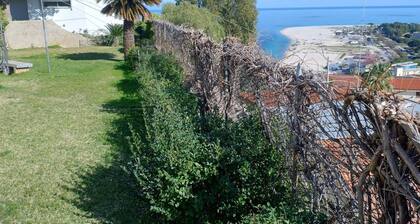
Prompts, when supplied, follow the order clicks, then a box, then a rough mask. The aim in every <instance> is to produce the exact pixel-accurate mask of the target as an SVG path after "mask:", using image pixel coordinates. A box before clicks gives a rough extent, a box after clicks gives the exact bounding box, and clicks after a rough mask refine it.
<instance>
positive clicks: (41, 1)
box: [39, 0, 51, 73]
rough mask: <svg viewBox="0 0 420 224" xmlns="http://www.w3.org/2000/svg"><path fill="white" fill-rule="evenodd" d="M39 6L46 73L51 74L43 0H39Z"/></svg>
mask: <svg viewBox="0 0 420 224" xmlns="http://www.w3.org/2000/svg"><path fill="white" fill-rule="evenodd" d="M39 4H41V16H42V29H43V31H44V44H45V54H46V55H47V64H48V73H51V63H50V53H49V51H48V35H47V28H46V27H45V13H44V2H43V0H39Z"/></svg>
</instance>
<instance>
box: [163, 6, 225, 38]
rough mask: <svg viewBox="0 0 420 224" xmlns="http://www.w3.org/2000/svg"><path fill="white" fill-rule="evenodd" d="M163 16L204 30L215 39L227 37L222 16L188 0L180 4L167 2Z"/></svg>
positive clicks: (173, 21) (170, 20)
mask: <svg viewBox="0 0 420 224" xmlns="http://www.w3.org/2000/svg"><path fill="white" fill-rule="evenodd" d="M162 18H163V19H164V20H167V21H169V22H172V23H174V24H176V25H185V26H187V27H191V28H194V29H197V30H202V31H204V33H206V34H207V35H209V36H210V37H211V38H213V39H214V40H215V41H221V40H223V38H224V37H225V31H224V28H223V26H222V25H221V24H220V23H219V22H220V18H219V17H218V16H216V15H214V14H212V13H211V12H210V11H209V10H207V9H205V8H198V7H197V6H195V5H192V4H190V3H187V2H183V3H181V4H179V5H174V4H166V5H165V6H164V7H163V10H162Z"/></svg>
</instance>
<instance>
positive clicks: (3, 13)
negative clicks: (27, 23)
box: [0, 2, 9, 29]
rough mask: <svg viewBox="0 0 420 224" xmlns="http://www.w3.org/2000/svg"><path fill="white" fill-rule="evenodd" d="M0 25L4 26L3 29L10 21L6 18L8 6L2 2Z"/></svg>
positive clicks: (0, 5) (0, 6)
mask: <svg viewBox="0 0 420 224" xmlns="http://www.w3.org/2000/svg"><path fill="white" fill-rule="evenodd" d="M0 23H1V24H2V25H3V29H5V27H6V26H7V24H9V19H8V18H7V16H6V6H5V5H2V4H1V2H0Z"/></svg>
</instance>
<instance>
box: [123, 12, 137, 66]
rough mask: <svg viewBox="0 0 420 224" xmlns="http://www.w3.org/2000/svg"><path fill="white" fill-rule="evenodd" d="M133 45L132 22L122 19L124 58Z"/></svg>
mask: <svg viewBox="0 0 420 224" xmlns="http://www.w3.org/2000/svg"><path fill="white" fill-rule="evenodd" d="M134 45H135V41H134V22H133V21H129V20H124V58H125V59H127V57H128V53H129V52H130V50H131V48H133V47H134Z"/></svg>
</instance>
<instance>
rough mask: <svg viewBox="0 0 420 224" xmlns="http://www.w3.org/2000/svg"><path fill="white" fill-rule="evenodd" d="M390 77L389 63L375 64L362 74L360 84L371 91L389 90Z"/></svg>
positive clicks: (390, 88) (390, 87)
mask: <svg viewBox="0 0 420 224" xmlns="http://www.w3.org/2000/svg"><path fill="white" fill-rule="evenodd" d="M391 77H392V74H391V71H390V66H389V65H386V64H376V65H374V66H373V67H372V68H371V69H370V71H368V72H366V73H364V74H363V83H362V85H363V86H364V87H365V88H367V89H368V90H369V91H370V92H373V93H375V92H378V91H391V90H392V86H391V84H390V80H391Z"/></svg>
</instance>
